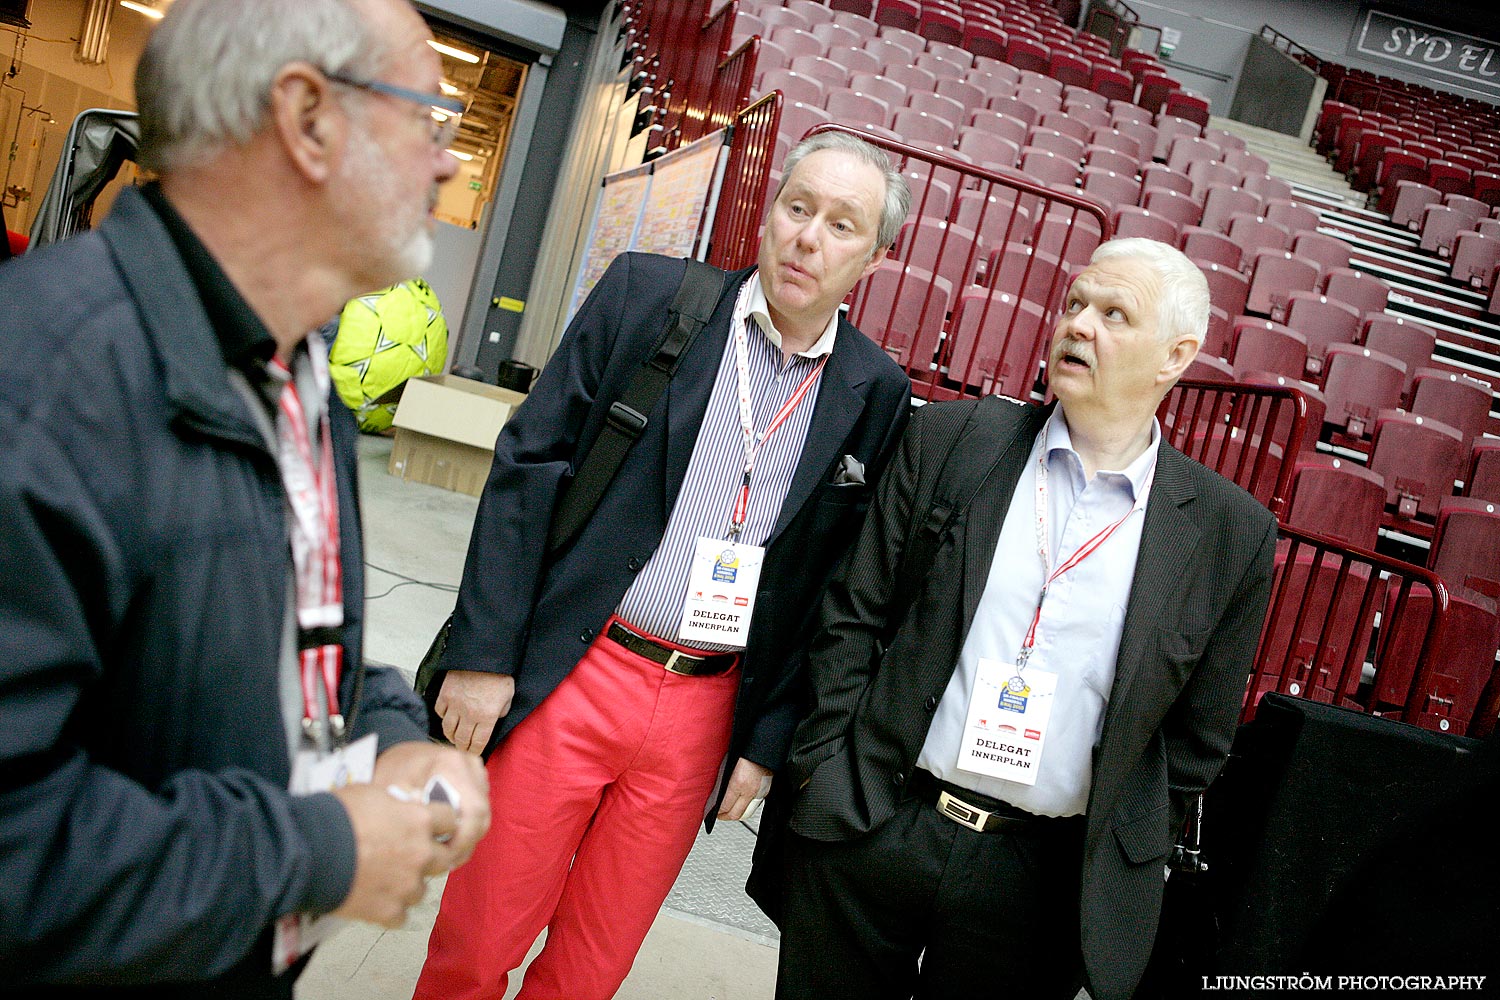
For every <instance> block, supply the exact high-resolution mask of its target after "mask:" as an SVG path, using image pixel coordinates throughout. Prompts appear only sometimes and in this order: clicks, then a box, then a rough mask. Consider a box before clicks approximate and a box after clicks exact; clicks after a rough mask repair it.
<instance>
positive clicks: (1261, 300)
mask: <svg viewBox="0 0 1500 1000" xmlns="http://www.w3.org/2000/svg"><path fill="white" fill-rule="evenodd" d="M1229 235H1230V237H1231V238H1233V237H1234V233H1233V232H1231V233H1230V234H1229ZM1318 278H1319V271H1318V265H1317V264H1316V263H1314V262H1313V261H1310V260H1304V259H1303V258H1301V257H1295V256H1293V255H1292V254H1290V253H1278V252H1277V251H1275V250H1261V251H1259V252H1257V253H1256V254H1255V255H1254V257H1252V258H1251V263H1250V294H1249V297H1248V298H1247V299H1246V300H1245V308H1244V310H1243V311H1244V312H1252V313H1255V314H1256V315H1258V316H1269V317H1270V318H1271V319H1274V320H1277V321H1280V320H1281V319H1283V317H1284V316H1285V315H1286V304H1287V302H1288V301H1289V299H1290V297H1291V294H1292V293H1293V292H1299V291H1303V292H1310V291H1312V290H1313V289H1314V288H1316V287H1317V284H1318Z"/></svg>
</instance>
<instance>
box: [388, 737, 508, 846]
mask: <svg viewBox="0 0 1500 1000" xmlns="http://www.w3.org/2000/svg"><path fill="white" fill-rule="evenodd" d="M435 775H442V776H443V777H444V778H445V779H447V781H448V783H449V784H450V785H452V786H453V790H454V791H455V792H457V793H458V815H457V817H456V818H455V826H454V833H453V839H452V840H450V841H448V842H447V843H444V844H439V845H438V850H437V859H436V860H437V863H438V864H440V865H441V866H442V870H443V871H449V870H451V869H453V868H457V867H458V866H459V865H461V864H463V863H464V862H465V861H467V860H469V855H470V854H472V853H474V846H475V845H476V844H478V843H479V839H480V838H481V837H483V836H484V834H485V831H487V830H488V829H489V828H490V785H489V778H488V776H487V775H486V774H485V771H484V764H482V763H481V762H480V760H479V758H478V757H476V756H474V755H472V754H467V753H460V752H459V751H457V750H454V749H452V748H451V747H443V746H438V745H437V744H435V743H424V742H412V743H398V744H396V745H395V746H393V747H391V748H390V749H389V750H387V751H385V752H384V753H382V754H381V755H380V756H379V757H377V758H375V777H374V781H373V784H374V786H375V787H376V788H380V789H384V788H388V787H390V786H395V787H397V788H401V789H405V790H407V791H408V792H410V794H411V795H412V796H413V797H414V798H415V797H420V795H421V792H422V790H423V789H424V788H426V787H427V782H428V781H429V780H430V779H431V778H432V777H433V776H435Z"/></svg>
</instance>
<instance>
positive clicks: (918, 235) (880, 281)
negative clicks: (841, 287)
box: [791, 124, 1113, 400]
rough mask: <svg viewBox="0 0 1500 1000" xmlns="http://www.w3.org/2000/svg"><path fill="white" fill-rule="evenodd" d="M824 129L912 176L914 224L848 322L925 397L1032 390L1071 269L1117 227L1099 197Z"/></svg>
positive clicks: (857, 292) (1025, 394) (862, 292)
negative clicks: (868, 147)
mask: <svg viewBox="0 0 1500 1000" xmlns="http://www.w3.org/2000/svg"><path fill="white" fill-rule="evenodd" d="M818 132H846V133H848V134H851V135H856V136H858V137H859V138H861V139H864V140H865V141H866V142H869V143H871V144H872V145H875V146H877V147H879V148H881V149H883V150H885V151H886V152H887V154H889V155H890V157H891V161H892V163H894V164H895V165H896V166H897V167H898V168H899V169H900V170H901V172H902V174H903V175H905V176H906V178H907V182H908V183H909V184H910V185H911V187H912V205H911V212H910V214H909V215H908V218H907V224H906V226H905V227H904V228H903V230H902V234H901V237H900V239H899V240H898V241H897V244H896V247H895V249H894V250H893V251H892V253H891V255H890V258H889V259H888V260H887V261H886V262H885V263H883V264H882V265H881V266H880V269H879V270H878V271H876V272H875V273H874V274H873V275H871V276H870V277H869V278H867V279H865V280H864V281H863V282H861V283H860V284H859V285H858V286H856V287H855V289H854V292H853V296H852V300H851V302H852V304H851V307H850V311H849V320H850V322H852V323H853V324H854V325H855V326H857V327H859V328H860V330H862V331H863V332H864V333H865V335H866V336H868V337H869V338H870V339H872V340H874V341H875V342H876V343H878V344H880V345H881V347H883V348H884V349H885V350H886V352H887V353H889V354H890V355H891V356H892V357H894V358H895V359H896V361H897V362H898V363H899V364H901V365H902V367H904V368H905V369H906V371H907V373H908V374H909V375H910V376H911V380H912V392H913V395H915V396H916V397H917V398H919V399H924V400H931V399H956V398H959V397H963V396H981V395H987V394H990V393H997V392H998V393H1003V394H1005V395H1009V396H1014V397H1017V398H1020V399H1028V398H1030V396H1031V393H1032V390H1033V387H1034V385H1035V383H1036V379H1037V374H1038V370H1039V366H1040V363H1041V360H1042V358H1043V356H1044V354H1045V349H1046V346H1047V342H1048V339H1049V337H1050V332H1051V318H1052V316H1053V315H1054V314H1055V310H1056V309H1057V307H1058V306H1059V305H1060V304H1061V302H1062V297H1063V293H1064V291H1065V290H1066V288H1067V284H1068V280H1069V278H1070V275H1071V273H1072V272H1074V271H1076V270H1078V269H1079V268H1081V267H1082V266H1083V265H1084V264H1086V263H1087V262H1088V258H1089V256H1090V255H1091V254H1092V253H1093V251H1094V248H1095V247H1097V246H1098V245H1099V244H1100V243H1101V242H1103V241H1104V240H1107V239H1109V237H1110V236H1111V234H1112V232H1113V230H1112V228H1111V226H1110V223H1109V217H1108V215H1107V214H1106V212H1105V210H1104V208H1103V207H1102V206H1100V205H1099V204H1097V203H1096V202H1094V201H1092V200H1090V199H1088V198H1086V197H1084V196H1082V195H1079V194H1076V193H1070V192H1066V191H1063V190H1061V189H1057V188H1050V187H1047V186H1046V185H1043V184H1039V183H1036V182H1035V181H1032V180H1030V179H1028V178H1026V177H1024V176H1022V175H1021V174H1019V173H1018V172H1011V173H1002V172H998V171H994V170H987V169H985V168H982V167H977V166H974V165H973V164H971V163H967V162H964V161H962V160H959V159H957V158H956V157H953V156H950V155H948V154H946V153H941V152H936V151H933V150H929V149H925V148H919V147H917V146H913V145H908V144H906V143H903V142H900V141H898V140H894V139H888V138H886V137H884V136H879V135H874V134H871V133H869V132H864V131H862V130H860V129H855V128H849V127H847V126H843V125H833V124H826V125H818V126H816V127H814V128H812V129H810V130H809V131H808V133H807V134H808V135H813V134H815V133H818ZM791 138H793V139H794V140H795V139H799V138H802V137H800V136H794V137H791Z"/></svg>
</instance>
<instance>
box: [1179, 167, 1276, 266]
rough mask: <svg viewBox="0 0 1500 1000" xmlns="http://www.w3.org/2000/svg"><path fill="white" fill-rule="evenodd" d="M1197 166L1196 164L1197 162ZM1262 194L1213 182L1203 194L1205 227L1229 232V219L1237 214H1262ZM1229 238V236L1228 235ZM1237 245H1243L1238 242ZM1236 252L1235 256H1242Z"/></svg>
mask: <svg viewBox="0 0 1500 1000" xmlns="http://www.w3.org/2000/svg"><path fill="white" fill-rule="evenodd" d="M1195 166H1196V164H1195ZM1260 207H1261V203H1260V196H1259V195H1254V194H1251V193H1250V192H1249V191H1246V190H1245V189H1244V188H1239V187H1232V186H1229V185H1225V184H1211V185H1209V187H1208V190H1207V191H1206V192H1205V194H1204V196H1203V221H1202V223H1201V225H1202V226H1203V228H1204V229H1209V230H1212V231H1214V232H1216V233H1227V232H1228V230H1229V220H1230V218H1231V217H1232V216H1235V215H1248V216H1250V217H1252V218H1253V217H1255V216H1256V215H1259V214H1260ZM1226 238H1227V237H1226ZM1236 246H1243V245H1242V244H1239V243H1236ZM1240 256H1241V254H1236V255H1235V257H1236V258H1238V257H1240Z"/></svg>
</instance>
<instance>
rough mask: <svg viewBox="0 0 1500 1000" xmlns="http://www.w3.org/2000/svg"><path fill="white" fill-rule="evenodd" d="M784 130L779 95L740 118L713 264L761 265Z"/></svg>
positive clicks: (726, 177) (711, 246)
mask: <svg viewBox="0 0 1500 1000" xmlns="http://www.w3.org/2000/svg"><path fill="white" fill-rule="evenodd" d="M752 41H754V40H753V39H752ZM742 48H743V47H742ZM731 58H733V57H731ZM747 79H748V78H747ZM780 126H781V91H779V90H773V91H772V92H771V93H769V94H767V95H766V96H765V97H762V98H761V99H760V100H758V101H756V102H755V103H754V104H752V105H750V106H749V107H748V108H746V109H745V110H743V111H741V112H740V113H739V114H737V115H735V116H734V126H733V127H734V131H733V133H732V134H731V135H730V140H729V162H728V164H727V166H726V168H725V171H724V184H723V187H722V188H721V189H720V191H719V206H718V209H717V211H716V212H715V213H714V228H713V234H712V236H711V237H710V240H709V252H708V262H709V263H710V264H713V265H715V266H717V267H722V268H726V269H730V270H734V269H736V268H741V267H748V266H749V265H751V264H753V263H755V257H756V252H757V251H758V250H759V248H760V224H761V221H762V219H763V218H764V216H765V206H766V187H767V185H768V184H769V183H770V178H771V167H772V163H771V158H772V157H773V156H774V155H775V153H776V130H777V129H778V128H780Z"/></svg>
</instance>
